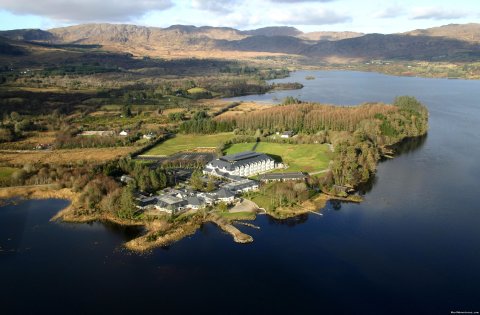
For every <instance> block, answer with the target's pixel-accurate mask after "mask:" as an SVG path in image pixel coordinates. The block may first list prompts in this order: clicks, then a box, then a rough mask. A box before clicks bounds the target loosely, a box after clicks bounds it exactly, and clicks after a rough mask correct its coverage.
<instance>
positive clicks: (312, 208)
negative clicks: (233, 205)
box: [0, 184, 361, 252]
mask: <svg viewBox="0 0 480 315" xmlns="http://www.w3.org/2000/svg"><path fill="white" fill-rule="evenodd" d="M54 186H55V185H54V184H53V185H39V186H16V187H2V188H0V200H1V199H11V198H21V199H25V200H31V199H64V200H68V201H70V204H69V205H68V206H67V207H65V208H63V209H61V210H60V211H58V212H57V214H55V215H54V216H53V217H52V218H51V219H50V221H51V222H54V221H62V222H66V223H88V222H92V221H100V222H110V223H114V224H117V225H120V226H143V227H144V228H145V231H146V232H145V234H143V235H142V236H139V237H137V238H134V239H132V240H130V241H128V242H125V243H124V244H123V246H125V248H127V249H129V250H132V251H135V252H145V251H150V250H152V249H154V248H157V247H162V246H167V245H170V244H172V243H175V242H177V241H180V240H181V239H183V238H185V237H188V236H190V235H193V234H195V233H196V232H197V230H198V229H199V228H200V227H201V225H202V224H205V223H213V224H215V225H216V226H218V227H219V228H220V229H221V230H222V231H224V232H225V233H227V234H229V235H230V236H232V238H233V240H234V242H236V243H240V244H246V243H251V242H253V240H254V239H253V237H252V236H250V235H248V234H246V233H243V232H242V231H240V230H239V229H238V228H237V227H235V226H234V225H233V224H234V223H238V222H242V221H245V220H251V219H248V218H242V219H241V220H239V219H238V218H234V219H231V220H229V219H227V218H224V217H222V216H220V215H219V214H217V213H209V214H208V215H206V216H203V217H201V216H200V215H199V214H198V213H194V214H192V217H190V218H189V220H187V221H186V222H182V223H178V224H172V223H168V222H166V221H146V220H143V221H135V220H126V219H120V218H116V217H114V216H112V215H106V214H101V215H98V214H91V215H88V214H83V215H78V214H75V209H76V208H75V202H76V200H77V198H78V194H77V193H75V192H73V191H72V190H71V189H68V188H62V189H55V188H54ZM329 200H341V201H349V202H361V200H358V199H352V198H351V197H346V198H345V197H337V196H331V195H327V194H324V193H321V194H320V195H318V196H316V197H315V198H313V199H310V200H307V201H305V202H303V203H302V204H300V205H296V206H293V207H281V208H278V209H276V210H275V211H265V214H267V215H269V216H271V217H272V218H274V219H280V220H281V219H288V218H291V217H295V216H298V215H302V214H307V213H316V214H319V212H318V211H319V209H322V208H324V207H325V205H326V203H327V202H328V201H329ZM257 209H260V208H258V206H257ZM255 218H256V215H255V216H254V218H253V220H254V219H255Z"/></svg>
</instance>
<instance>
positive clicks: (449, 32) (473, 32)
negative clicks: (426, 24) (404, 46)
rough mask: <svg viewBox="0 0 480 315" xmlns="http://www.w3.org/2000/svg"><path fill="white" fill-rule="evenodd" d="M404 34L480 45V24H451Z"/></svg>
mask: <svg viewBox="0 0 480 315" xmlns="http://www.w3.org/2000/svg"><path fill="white" fill-rule="evenodd" d="M403 34H405V35H411V36H434V37H444V38H451V39H457V40H463V41H467V42H474V43H480V24H478V23H469V24H449V25H444V26H439V27H432V28H427V29H423V30H414V31H410V32H406V33H403Z"/></svg>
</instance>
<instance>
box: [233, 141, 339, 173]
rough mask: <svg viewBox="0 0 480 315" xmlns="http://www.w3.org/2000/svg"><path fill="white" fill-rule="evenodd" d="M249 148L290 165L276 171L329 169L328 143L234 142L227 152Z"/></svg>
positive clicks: (247, 149) (236, 151)
mask: <svg viewBox="0 0 480 315" xmlns="http://www.w3.org/2000/svg"><path fill="white" fill-rule="evenodd" d="M249 150H255V151H256V152H262V153H267V154H270V155H272V156H273V157H274V158H276V159H277V160H278V161H282V162H283V163H285V164H287V165H288V169H287V170H277V171H276V172H283V171H288V172H318V171H322V170H325V169H327V168H328V163H329V162H330V151H329V148H328V146H327V145H326V144H288V143H270V142H259V143H255V142H248V143H237V144H233V145H232V146H230V147H229V148H227V150H226V151H225V153H226V154H234V153H238V152H242V151H249Z"/></svg>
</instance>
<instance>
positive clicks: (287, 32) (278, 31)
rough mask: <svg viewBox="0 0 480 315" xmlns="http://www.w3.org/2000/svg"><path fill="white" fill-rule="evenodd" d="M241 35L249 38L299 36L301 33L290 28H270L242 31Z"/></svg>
mask: <svg viewBox="0 0 480 315" xmlns="http://www.w3.org/2000/svg"><path fill="white" fill-rule="evenodd" d="M242 34H245V35H251V36H293V37H296V36H301V35H303V32H301V31H300V30H298V29H296V28H295V27H291V26H270V27H262V28H259V29H256V30H250V31H243V32H242Z"/></svg>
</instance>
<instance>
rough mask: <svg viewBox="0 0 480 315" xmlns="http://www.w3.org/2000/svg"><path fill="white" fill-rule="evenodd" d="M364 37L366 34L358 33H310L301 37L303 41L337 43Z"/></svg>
mask: <svg viewBox="0 0 480 315" xmlns="http://www.w3.org/2000/svg"><path fill="white" fill-rule="evenodd" d="M363 35H365V34H364V33H357V32H310V33H303V34H302V35H300V36H299V37H300V38H303V39H308V40H314V41H321V40H328V41H335V40H342V39H348V38H355V37H360V36H363Z"/></svg>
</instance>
